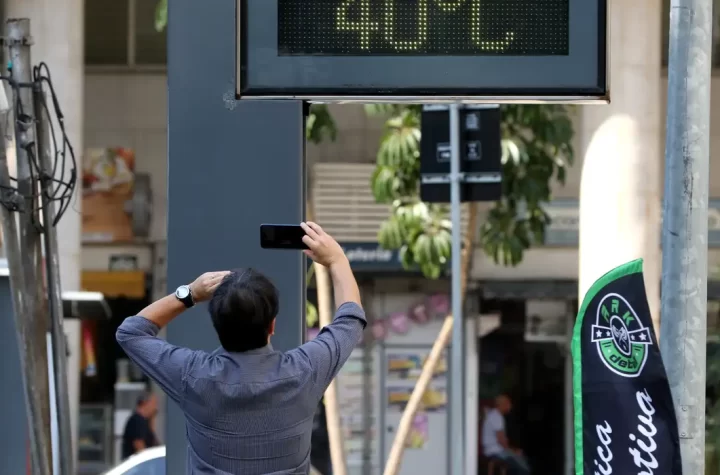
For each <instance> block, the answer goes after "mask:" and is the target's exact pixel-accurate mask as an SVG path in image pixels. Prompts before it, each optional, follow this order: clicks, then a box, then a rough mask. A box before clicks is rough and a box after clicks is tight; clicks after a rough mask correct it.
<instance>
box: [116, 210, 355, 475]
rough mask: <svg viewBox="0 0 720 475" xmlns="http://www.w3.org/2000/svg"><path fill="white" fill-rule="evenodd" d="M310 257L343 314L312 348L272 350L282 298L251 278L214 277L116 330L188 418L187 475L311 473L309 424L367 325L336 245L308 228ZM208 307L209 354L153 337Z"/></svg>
mask: <svg viewBox="0 0 720 475" xmlns="http://www.w3.org/2000/svg"><path fill="white" fill-rule="evenodd" d="M301 226H302V227H303V229H304V230H305V233H306V235H305V236H304V237H303V242H305V244H306V245H307V246H308V248H309V249H308V250H306V251H304V252H305V253H306V255H308V256H309V257H310V258H311V259H313V260H314V261H315V262H317V263H319V264H321V265H323V266H325V267H327V268H328V271H329V273H330V276H331V279H332V282H333V289H334V294H335V295H334V296H335V303H336V304H337V309H336V313H335V318H334V320H333V322H332V323H331V324H330V325H328V326H326V327H325V328H323V330H322V331H321V332H320V334H319V335H318V336H317V337H316V338H315V339H313V340H312V341H310V342H307V343H305V344H304V345H302V346H300V347H298V348H296V349H294V350H291V351H288V352H280V351H275V350H273V348H272V345H271V344H270V339H271V337H272V335H273V333H274V332H275V318H276V316H277V314H278V310H279V309H278V295H277V290H276V288H275V286H274V285H273V284H272V282H270V281H269V280H268V279H267V278H266V277H265V276H263V275H262V274H261V273H260V272H258V271H256V270H254V269H239V270H235V271H221V272H209V273H206V274H203V275H201V276H200V277H198V278H197V279H196V280H195V281H194V282H193V283H192V284H190V285H189V286H181V287H179V288H178V290H177V291H176V292H175V294H173V295H168V296H167V297H163V298H162V299H160V300H158V301H156V302H154V303H152V304H150V305H149V306H148V307H146V308H145V309H143V310H142V311H141V312H140V315H139V316H135V317H129V318H127V319H125V321H124V322H123V323H122V325H120V328H118V331H117V341H118V343H119V344H120V346H121V347H122V348H123V349H124V350H125V353H127V355H128V357H130V359H131V360H132V361H134V362H135V364H137V365H138V366H139V367H140V368H141V369H142V370H143V371H144V372H145V373H146V374H147V375H148V376H149V377H150V378H152V379H153V380H155V381H156V382H157V383H158V384H159V385H160V387H162V388H163V390H164V391H165V392H166V393H167V394H168V396H169V397H171V398H172V399H173V400H174V401H175V402H176V403H177V404H178V405H179V406H180V408H181V409H182V410H183V412H184V414H185V420H186V434H187V439H188V440H187V441H188V452H187V465H186V472H187V474H188V475H196V474H198V475H199V474H213V475H256V474H257V475H300V474H307V473H308V472H309V469H310V440H311V433H312V427H313V415H314V414H315V410H316V409H317V407H318V404H319V402H320V400H321V398H322V396H323V393H324V392H325V389H326V388H327V387H328V385H329V384H330V381H332V379H333V378H334V377H335V375H337V373H338V371H339V370H340V368H341V367H342V365H343V364H344V363H345V362H346V361H347V359H348V357H349V356H350V353H351V352H352V350H353V349H354V348H355V347H356V346H357V344H358V343H359V342H360V338H361V336H362V332H363V330H364V328H365V325H366V320H365V313H364V312H363V309H362V306H361V302H360V291H359V289H358V286H357V282H356V281H355V277H354V276H353V273H352V271H351V270H350V263H349V261H348V259H347V257H346V256H345V254H344V252H343V250H342V248H341V247H340V245H339V244H338V243H337V242H336V241H335V240H334V239H333V238H332V237H330V236H329V235H328V234H327V233H325V231H323V230H322V228H321V227H320V226H318V225H317V224H315V223H302V224H301ZM204 301H208V302H209V305H208V310H209V313H210V317H211V320H212V323H213V326H214V327H215V331H216V332H217V334H218V338H219V340H220V345H221V347H220V348H218V349H217V350H215V351H214V352H212V353H206V352H203V351H194V350H190V349H187V348H181V347H177V346H174V345H171V344H170V343H168V342H166V341H165V340H162V339H160V338H157V334H158V332H159V331H160V329H161V328H163V327H164V326H165V325H167V324H168V323H170V322H171V321H172V320H173V319H174V318H175V317H177V316H178V315H180V314H181V313H182V312H183V311H184V310H185V309H187V308H190V307H192V306H193V305H195V304H197V303H199V302H204Z"/></svg>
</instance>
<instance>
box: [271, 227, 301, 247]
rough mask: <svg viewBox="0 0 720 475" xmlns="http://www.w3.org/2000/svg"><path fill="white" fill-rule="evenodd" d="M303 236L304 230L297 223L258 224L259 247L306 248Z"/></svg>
mask: <svg viewBox="0 0 720 475" xmlns="http://www.w3.org/2000/svg"><path fill="white" fill-rule="evenodd" d="M303 236H305V230H304V229H303V228H301V227H300V225H299V224H261V225H260V247H262V248H263V249H307V248H308V247H307V246H306V245H305V243H304V242H303V241H302V238H303Z"/></svg>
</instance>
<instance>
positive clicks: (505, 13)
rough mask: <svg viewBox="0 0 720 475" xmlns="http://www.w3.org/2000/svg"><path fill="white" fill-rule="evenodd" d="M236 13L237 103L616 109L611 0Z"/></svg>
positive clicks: (350, 5) (317, 0)
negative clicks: (601, 105)
mask: <svg viewBox="0 0 720 475" xmlns="http://www.w3.org/2000/svg"><path fill="white" fill-rule="evenodd" d="M237 2H238V7H237V8H238V21H237V45H236V46H237V66H238V71H237V73H238V74H237V94H238V96H239V97H240V98H297V99H310V100H318V101H319V100H323V101H363V100H387V101H391V102H406V101H412V102H428V101H440V102H449V101H460V100H464V101H485V102H494V103H497V102H504V101H511V100H524V101H527V100H529V99H533V100H540V101H553V100H556V101H564V102H578V101H593V100H594V101H598V100H600V101H602V100H608V99H609V97H608V84H607V79H606V73H607V68H606V62H607V58H606V43H607V38H606V29H607V25H606V9H607V5H606V3H607V0H543V1H518V0H491V1H488V0H237ZM493 98H497V100H491V99H493Z"/></svg>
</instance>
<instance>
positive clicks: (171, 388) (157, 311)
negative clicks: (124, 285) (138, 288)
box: [115, 272, 227, 401]
mask: <svg viewBox="0 0 720 475" xmlns="http://www.w3.org/2000/svg"><path fill="white" fill-rule="evenodd" d="M225 275H227V272H209V273H206V274H203V275H201V276H200V277H198V278H197V279H196V280H195V282H193V283H192V284H190V285H189V286H182V287H180V288H179V289H178V291H177V292H176V293H175V294H174V295H168V296H166V297H163V298H161V299H160V300H157V301H155V302H153V303H151V304H150V305H148V306H147V307H145V308H144V309H143V310H142V311H141V312H140V314H139V315H138V316H136V317H129V318H126V319H125V320H124V321H123V322H122V324H121V325H120V327H119V328H118V330H117V333H116V335H115V337H116V339H117V342H118V344H119V345H120V347H121V348H122V349H123V350H124V351H125V353H126V354H127V355H128V357H129V358H130V359H131V360H132V361H133V362H134V363H135V364H136V365H138V366H139V367H140V369H141V370H142V371H143V372H144V373H145V374H146V375H147V376H148V377H150V378H151V379H153V380H154V381H155V382H157V383H158V384H159V385H160V387H161V388H162V389H163V390H164V391H165V392H166V393H167V395H168V396H170V397H171V398H172V399H174V400H175V401H179V400H180V397H181V394H180V393H181V388H182V384H183V383H182V380H183V377H184V372H185V369H186V368H187V365H188V364H189V362H190V360H191V359H192V358H193V356H194V355H195V352H194V351H192V350H189V349H187V348H181V347H178V346H174V345H171V344H170V343H168V342H167V341H165V340H163V339H161V338H158V337H157V334H158V332H159V331H160V329H161V328H163V327H164V326H166V325H167V324H168V323H170V322H171V321H172V320H173V319H174V318H175V317H177V316H178V315H180V314H181V313H182V312H183V311H184V310H185V309H186V308H188V307H191V306H192V305H194V304H195V303H197V302H202V301H204V300H207V299H208V298H209V297H210V296H212V293H213V292H214V291H215V289H216V288H217V286H218V285H220V282H222V279H223V278H224V277H225ZM181 290H186V292H187V295H184V294H182V292H181Z"/></svg>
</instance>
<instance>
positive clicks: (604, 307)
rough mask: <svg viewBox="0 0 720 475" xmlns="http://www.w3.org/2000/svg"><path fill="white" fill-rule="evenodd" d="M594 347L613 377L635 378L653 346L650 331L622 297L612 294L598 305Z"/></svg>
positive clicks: (593, 333)
mask: <svg viewBox="0 0 720 475" xmlns="http://www.w3.org/2000/svg"><path fill="white" fill-rule="evenodd" d="M592 343H595V345H596V346H597V351H598V355H600V359H601V360H602V362H603V363H605V366H606V367H607V368H608V369H609V370H610V371H612V372H613V373H615V374H617V375H619V376H623V377H626V378H635V377H637V376H638V375H640V373H642V370H643V368H644V367H645V361H647V356H648V346H649V345H652V334H651V333H650V329H649V328H647V327H646V326H645V325H643V322H642V321H640V318H639V317H638V316H637V314H636V313H635V310H633V308H632V307H631V306H630V304H629V303H628V302H627V300H625V299H624V298H623V297H622V296H621V295H619V294H615V293H610V294H607V295H606V296H605V297H603V298H602V300H601V301H600V304H599V305H598V310H597V315H596V316H595V324H594V325H592Z"/></svg>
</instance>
